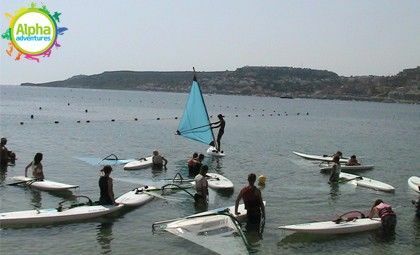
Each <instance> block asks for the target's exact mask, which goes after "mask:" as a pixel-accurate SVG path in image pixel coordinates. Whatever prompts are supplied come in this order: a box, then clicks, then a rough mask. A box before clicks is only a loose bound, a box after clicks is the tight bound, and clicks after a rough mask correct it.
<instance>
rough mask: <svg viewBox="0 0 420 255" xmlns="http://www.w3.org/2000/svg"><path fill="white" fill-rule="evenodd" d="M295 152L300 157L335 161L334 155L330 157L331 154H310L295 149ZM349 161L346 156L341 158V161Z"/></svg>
mask: <svg viewBox="0 0 420 255" xmlns="http://www.w3.org/2000/svg"><path fill="white" fill-rule="evenodd" d="M293 154H295V155H298V156H299V157H302V158H304V159H309V160H317V161H327V162H332V161H333V157H330V156H317V155H310V154H305V153H301V152H296V151H293ZM347 161H348V159H346V158H340V163H347Z"/></svg>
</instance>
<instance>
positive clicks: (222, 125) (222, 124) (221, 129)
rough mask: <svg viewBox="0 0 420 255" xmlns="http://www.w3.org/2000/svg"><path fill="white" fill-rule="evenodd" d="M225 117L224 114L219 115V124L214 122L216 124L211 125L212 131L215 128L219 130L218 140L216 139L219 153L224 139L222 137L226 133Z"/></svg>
mask: <svg viewBox="0 0 420 255" xmlns="http://www.w3.org/2000/svg"><path fill="white" fill-rule="evenodd" d="M223 117H224V116H223V115H222V114H219V115H217V118H219V121H218V122H214V123H211V125H212V127H211V128H212V129H213V128H219V132H218V133H217V139H216V150H217V151H221V150H220V148H221V147H220V140H221V139H222V136H223V134H224V133H225V125H226V122H225V120H224V119H223Z"/></svg>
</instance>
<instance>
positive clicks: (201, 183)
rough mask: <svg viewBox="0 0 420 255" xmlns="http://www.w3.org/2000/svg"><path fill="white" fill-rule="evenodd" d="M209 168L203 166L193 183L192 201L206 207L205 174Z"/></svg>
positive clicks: (207, 193)
mask: <svg viewBox="0 0 420 255" xmlns="http://www.w3.org/2000/svg"><path fill="white" fill-rule="evenodd" d="M208 170H209V167H208V166H207V165H203V166H201V168H200V173H199V174H198V175H197V176H196V177H195V178H194V181H195V191H196V193H195V195H194V200H195V202H196V203H197V204H200V205H206V204H207V196H208V195H209V184H208V181H207V178H206V176H207V172H208Z"/></svg>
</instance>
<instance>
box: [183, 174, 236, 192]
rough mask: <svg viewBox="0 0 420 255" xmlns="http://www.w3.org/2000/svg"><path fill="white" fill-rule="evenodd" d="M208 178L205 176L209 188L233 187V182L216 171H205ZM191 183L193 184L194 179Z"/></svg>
mask: <svg viewBox="0 0 420 255" xmlns="http://www.w3.org/2000/svg"><path fill="white" fill-rule="evenodd" d="M207 175H208V176H210V177H209V178H207V182H208V184H209V188H212V189H216V190H217V189H233V183H232V182H231V181H230V180H229V179H228V178H226V177H224V176H223V175H220V174H216V173H207ZM191 184H192V185H195V181H193V182H191Z"/></svg>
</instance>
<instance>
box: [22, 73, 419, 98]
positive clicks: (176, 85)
mask: <svg viewBox="0 0 420 255" xmlns="http://www.w3.org/2000/svg"><path fill="white" fill-rule="evenodd" d="M192 75H193V74H192V72H135V71H114V72H104V73H101V74H95V75H89V76H87V75H77V76H74V77H71V78H69V79H67V80H64V81H53V82H47V83H39V84H34V83H23V84H22V85H23V86H44V87H70V88H95V89H123V90H149V91H172V92H187V91H188V90H189V87H190V85H191V80H192ZM197 78H198V80H199V82H200V84H201V87H202V90H203V92H204V93H215V94H235V95H257V96H276V97H302V98H326V99H343V100H369V101H386V102H409V103H419V102H420V67H417V68H413V69H405V70H403V71H402V72H400V73H398V74H397V75H394V76H373V75H369V76H351V77H344V76H339V75H337V74H336V73H333V72H330V71H325V70H313V69H308V68H293V67H252V66H246V67H242V68H238V69H236V70H235V71H222V72H198V73H197Z"/></svg>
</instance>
